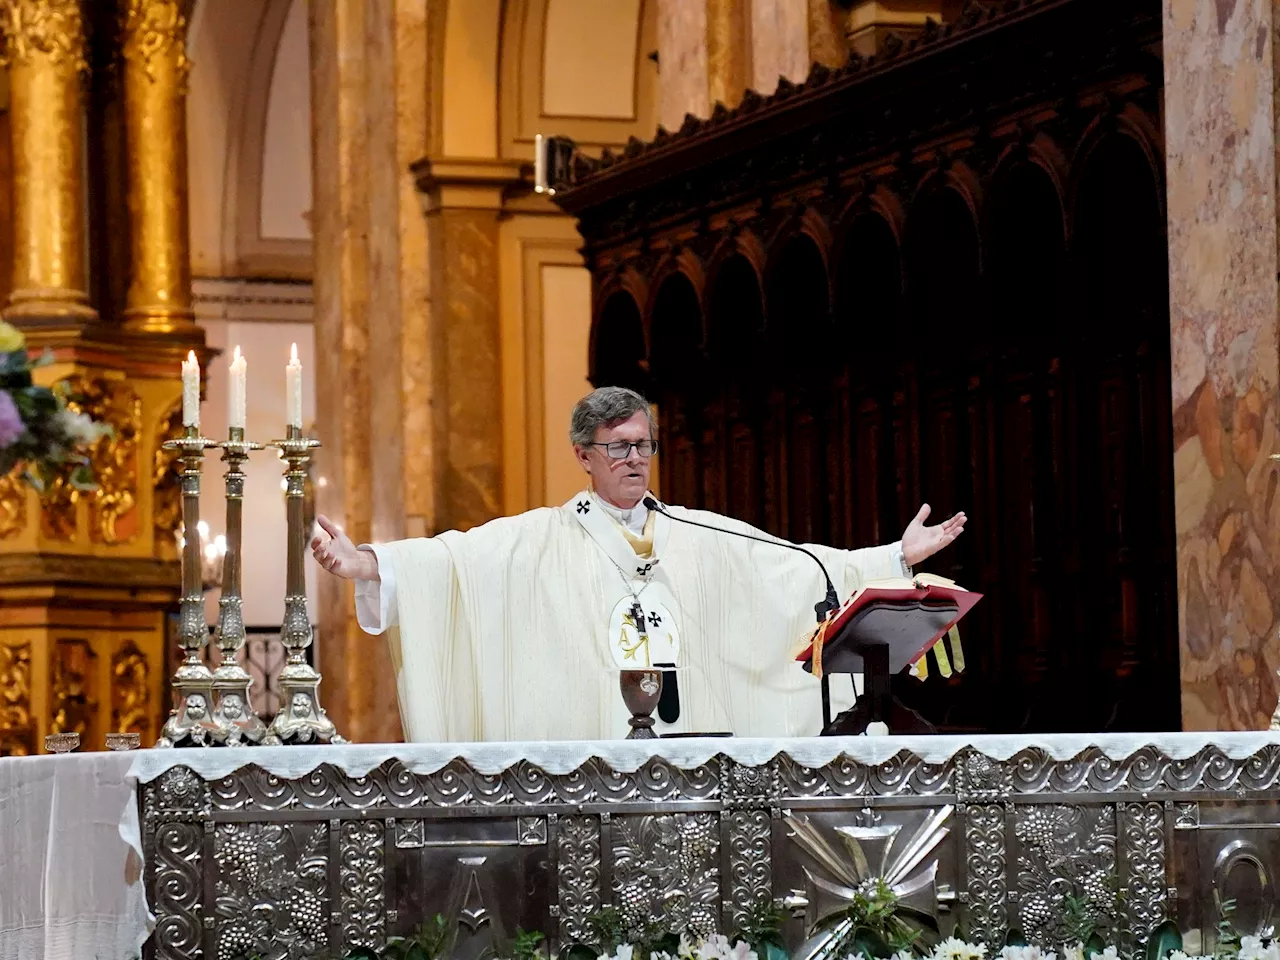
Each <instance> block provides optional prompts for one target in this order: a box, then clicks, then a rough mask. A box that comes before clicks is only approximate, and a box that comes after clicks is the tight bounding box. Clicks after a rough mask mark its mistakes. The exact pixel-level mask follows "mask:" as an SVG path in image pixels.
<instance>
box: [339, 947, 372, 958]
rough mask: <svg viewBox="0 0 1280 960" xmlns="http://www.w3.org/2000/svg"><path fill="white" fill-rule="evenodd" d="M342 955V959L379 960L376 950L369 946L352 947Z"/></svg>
mask: <svg viewBox="0 0 1280 960" xmlns="http://www.w3.org/2000/svg"><path fill="white" fill-rule="evenodd" d="M343 957H344V960H379V957H378V954H377V952H376V951H375V950H372V949H370V948H369V947H353V948H352V949H350V950H348V951H347V952H346V953H345V954H343Z"/></svg>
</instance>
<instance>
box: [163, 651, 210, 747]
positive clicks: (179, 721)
mask: <svg viewBox="0 0 1280 960" xmlns="http://www.w3.org/2000/svg"><path fill="white" fill-rule="evenodd" d="M173 690H174V694H175V699H176V700H177V702H178V705H177V707H175V708H174V710H173V712H172V713H170V714H169V719H168V720H166V721H165V725H164V729H163V730H161V731H160V739H159V740H157V741H156V746H157V747H161V748H163V747H208V746H212V745H213V744H214V743H216V742H217V741H218V738H219V734H220V732H221V730H220V728H219V726H218V723H217V721H216V720H215V719H214V713H213V701H214V696H213V674H211V673H210V672H209V668H208V667H206V666H205V665H204V664H203V663H201V662H199V661H198V660H194V659H192V658H188V659H186V660H184V661H183V662H182V664H181V665H180V666H179V667H178V670H177V672H176V673H175V674H174V677H173Z"/></svg>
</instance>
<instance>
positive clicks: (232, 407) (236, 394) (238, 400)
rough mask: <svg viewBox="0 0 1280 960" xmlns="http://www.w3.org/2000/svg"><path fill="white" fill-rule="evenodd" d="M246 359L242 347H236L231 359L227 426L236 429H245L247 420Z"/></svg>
mask: <svg viewBox="0 0 1280 960" xmlns="http://www.w3.org/2000/svg"><path fill="white" fill-rule="evenodd" d="M245 366H246V365H245V359H244V357H243V356H241V354H240V348H239V347H236V352H235V356H234V357H233V358H232V360H231V389H230V390H229V391H228V393H227V426H229V427H230V428H231V429H233V430H235V429H236V428H239V429H241V430H243V429H244V421H245V410H246V406H247V404H246V400H245V387H246V381H247V380H248V377H247V376H246V373H247V371H246V369H245Z"/></svg>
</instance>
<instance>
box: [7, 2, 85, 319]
mask: <svg viewBox="0 0 1280 960" xmlns="http://www.w3.org/2000/svg"><path fill="white" fill-rule="evenodd" d="M0 31H2V32H3V40H4V59H5V63H6V65H7V68H8V72H9V113H10V129H11V137H12V151H13V183H12V197H13V221H14V223H13V228H14V256H13V285H12V292H11V293H10V295H9V300H8V303H7V305H6V306H5V309H4V316H5V318H6V319H9V320H21V319H23V318H40V319H51V318H65V319H68V320H71V321H82V320H93V319H95V318H96V316H97V313H96V311H94V309H93V308H92V307H91V306H89V296H88V294H87V293H86V290H87V282H86V281H87V273H86V268H85V210H84V181H83V179H82V174H83V170H84V122H83V121H84V115H83V97H82V83H81V81H82V75H83V73H84V71H85V70H86V64H85V30H84V22H83V20H82V18H81V15H80V4H79V0H3V3H0Z"/></svg>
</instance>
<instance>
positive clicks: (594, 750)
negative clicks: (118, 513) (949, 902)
mask: <svg viewBox="0 0 1280 960" xmlns="http://www.w3.org/2000/svg"><path fill="white" fill-rule="evenodd" d="M1272 743H1280V734H1275V733H1268V732H1265V731H1263V732H1256V733H1255V732H1246V733H1118V734H1099V733H1083V734H1012V735H1007V736H980V737H952V736H929V737H805V738H798V739H790V740H768V739H747V738H743V739H738V738H735V737H688V738H679V739H670V740H578V741H570V740H561V741H556V740H548V741H540V742H536V743H518V742H514V741H511V742H494V743H387V744H348V745H344V746H333V747H329V746H307V747H303V746H298V747H257V748H254V749H239V750H201V751H190V750H177V751H175V750H147V751H143V752H140V753H138V754H137V755H136V760H135V761H134V765H133V768H132V769H131V770H130V776H132V777H134V778H136V779H137V780H138V781H139V782H141V783H149V782H150V781H152V780H154V779H155V778H156V777H158V776H160V775H161V774H162V773H164V772H165V771H166V770H168V769H169V768H171V767H174V766H178V765H186V766H189V767H191V769H193V770H194V771H195V772H196V773H198V774H200V776H202V777H203V778H204V779H206V780H217V779H220V778H222V777H225V776H228V775H230V774H232V773H234V772H235V771H236V770H238V769H239V768H240V767H243V766H245V765H247V764H251V763H252V764H256V765H257V766H259V767H262V768H263V769H264V770H267V771H268V772H269V773H272V774H275V775H276V776H278V777H283V778H286V779H296V778H299V777H303V776H306V775H307V774H308V773H310V772H311V771H312V770H314V769H315V768H316V767H318V766H320V765H321V764H323V763H329V764H333V765H334V766H336V767H338V768H339V769H340V770H342V772H343V773H345V774H347V775H348V776H352V777H361V776H364V775H365V774H367V773H369V771H371V770H374V769H376V768H377V767H378V766H380V765H381V764H383V763H385V762H386V761H388V760H399V761H400V762H401V763H402V764H404V766H405V768H406V769H408V770H409V771H410V772H411V773H433V772H435V771H436V770H439V769H440V768H441V767H444V766H445V765H446V764H448V763H450V762H451V761H453V760H457V759H462V760H465V761H466V762H467V763H468V764H470V765H471V766H472V768H474V769H475V770H477V771H479V772H480V773H484V774H490V775H492V774H498V773H501V772H502V771H503V770H506V769H508V768H510V767H513V766H515V765H516V764H517V763H521V762H529V763H532V764H534V765H536V766H537V767H539V768H540V769H542V770H543V771H545V772H547V773H550V774H553V775H562V774H566V773H569V772H571V771H573V770H575V769H577V768H578V767H580V766H582V764H583V763H585V762H586V761H587V760H588V759H590V758H591V757H598V758H599V759H601V760H603V761H604V762H605V763H607V764H608V765H609V766H610V767H612V768H613V769H614V770H617V771H619V772H621V773H632V772H634V771H636V770H638V769H639V768H640V767H641V766H642V765H643V764H644V763H645V761H647V760H648V759H649V758H651V757H662V758H663V759H664V760H666V761H668V762H669V763H671V764H672V765H673V766H675V767H679V768H681V769H687V768H690V767H696V766H700V765H701V764H704V763H706V762H707V761H708V760H710V759H711V758H712V757H714V756H716V755H717V754H724V755H725V756H727V757H730V758H731V759H733V760H736V761H737V762H739V763H743V764H747V765H749V766H756V765H759V764H762V763H765V762H766V761H768V760H770V759H772V758H773V757H776V756H778V755H779V754H786V755H787V756H789V757H790V758H791V759H792V760H794V761H796V762H797V763H799V764H801V765H803V766H806V767H821V766H823V765H825V764H828V763H830V762H831V761H832V760H834V759H836V757H838V756H840V755H841V754H846V755H847V756H849V757H850V758H851V759H853V760H855V761H857V762H859V763H865V764H870V765H875V764H880V763H884V762H885V761H887V760H890V759H892V758H893V757H895V756H896V755H897V754H899V753H901V752H903V751H906V752H907V753H912V754H915V755H916V756H918V757H919V758H920V759H922V760H924V761H925V762H927V763H945V762H946V761H947V760H948V759H950V758H951V757H952V756H954V755H955V754H956V753H957V752H958V751H959V750H962V749H964V748H965V747H974V748H975V749H977V750H978V751H979V752H981V753H984V754H986V755H987V756H989V757H991V758H992V759H994V760H1008V759H1009V758H1010V757H1012V756H1013V755H1014V754H1016V753H1018V752H1020V751H1022V750H1025V749H1028V748H1031V747H1035V748H1039V749H1041V750H1044V751H1045V752H1046V753H1047V754H1048V755H1049V756H1051V757H1052V758H1053V759H1055V760H1070V759H1071V758H1072V757H1076V756H1079V755H1080V754H1081V753H1082V752H1084V751H1085V750H1088V749H1090V748H1096V749H1098V750H1101V751H1102V752H1103V753H1104V754H1106V755H1107V756H1108V757H1110V758H1112V759H1113V760H1119V759H1121V758H1123V757H1127V756H1130V755H1132V754H1134V753H1137V752H1138V751H1139V750H1141V749H1143V748H1144V747H1154V748H1155V749H1156V750H1158V751H1160V752H1161V753H1163V754H1164V755H1166V756H1168V757H1171V758H1173V759H1175V760H1185V759H1186V758H1188V757H1192V756H1195V754H1197V753H1199V752H1200V751H1201V750H1203V749H1204V748H1205V747H1206V746H1209V745H1213V746H1216V747H1217V748H1218V749H1220V750H1222V751H1223V752H1224V753H1225V754H1226V755H1227V756H1229V757H1231V758H1232V759H1236V760H1238V759H1240V758H1242V757H1247V756H1250V755H1252V754H1254V753H1256V752H1257V751H1259V750H1261V749H1262V748H1263V747H1265V746H1266V745H1268V744H1272Z"/></svg>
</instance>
